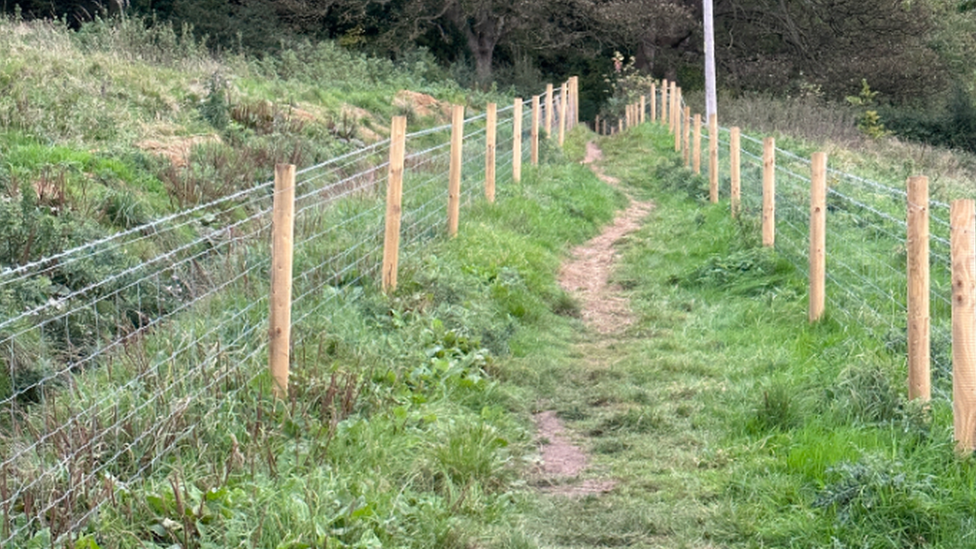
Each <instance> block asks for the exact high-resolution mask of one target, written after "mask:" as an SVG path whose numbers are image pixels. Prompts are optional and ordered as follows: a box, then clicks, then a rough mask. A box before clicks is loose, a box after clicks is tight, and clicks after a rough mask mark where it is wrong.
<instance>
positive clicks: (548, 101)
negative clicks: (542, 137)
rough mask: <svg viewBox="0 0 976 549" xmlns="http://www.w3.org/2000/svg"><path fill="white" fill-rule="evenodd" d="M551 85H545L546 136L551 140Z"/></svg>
mask: <svg viewBox="0 0 976 549" xmlns="http://www.w3.org/2000/svg"><path fill="white" fill-rule="evenodd" d="M552 95H553V94H552V84H546V135H547V136H549V139H552V138H553V132H552V120H553V114H554V113H555V111H554V110H553V106H552Z"/></svg>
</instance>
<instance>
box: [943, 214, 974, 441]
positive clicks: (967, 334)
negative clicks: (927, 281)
mask: <svg viewBox="0 0 976 549" xmlns="http://www.w3.org/2000/svg"><path fill="white" fill-rule="evenodd" d="M949 226H950V233H951V239H952V242H951V246H952V416H953V430H954V433H955V439H956V444H957V445H956V449H957V450H959V451H960V452H965V453H968V452H971V451H972V450H973V449H974V448H976V341H974V340H976V257H974V249H973V246H974V243H976V242H974V238H976V236H974V233H976V204H974V202H973V200H955V201H953V202H952V205H951V207H950V209H949Z"/></svg>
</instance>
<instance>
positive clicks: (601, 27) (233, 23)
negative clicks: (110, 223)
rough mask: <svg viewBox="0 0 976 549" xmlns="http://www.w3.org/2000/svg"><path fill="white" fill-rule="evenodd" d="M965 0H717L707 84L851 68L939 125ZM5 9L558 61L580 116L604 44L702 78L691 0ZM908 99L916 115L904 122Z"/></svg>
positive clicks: (501, 59) (252, 41)
mask: <svg viewBox="0 0 976 549" xmlns="http://www.w3.org/2000/svg"><path fill="white" fill-rule="evenodd" d="M974 5H976V2H972V1H971V0H964V1H960V0H805V1H803V2H796V1H789V0H716V2H715V17H716V32H717V36H716V44H717V46H718V47H717V50H718V66H719V70H718V74H719V85H720V86H722V87H723V88H725V89H726V90H729V91H732V92H747V91H761V92H764V93H773V94H780V95H800V94H803V95H810V94H813V95H816V96H818V97H822V98H823V99H825V100H830V101H836V102H841V103H843V99H844V98H845V97H847V96H850V95H852V94H857V93H858V91H859V90H860V88H861V83H862V81H865V80H866V81H867V82H868V83H869V84H870V86H871V89H872V90H875V91H877V92H879V93H878V101H879V102H880V103H881V106H882V107H883V108H882V111H883V112H884V113H885V114H886V116H888V117H891V118H892V119H891V121H890V122H891V123H890V124H889V126H890V127H892V128H896V129H898V128H906V127H907V128H909V129H912V128H914V129H912V131H907V130H906V132H907V134H909V135H913V136H920V135H930V134H933V133H938V130H932V127H933V124H935V125H938V124H936V122H934V121H937V120H941V119H946V120H948V119H951V118H952V117H953V115H951V113H950V111H952V112H956V113H959V112H963V113H964V114H965V109H963V108H962V106H961V105H962V103H966V102H967V101H968V102H969V106H970V107H971V105H972V90H973V83H974V82H973V77H972V74H973V69H974V68H976V67H974V63H976V62H974V61H973V59H976V10H974V9H973V6H974ZM5 9H6V10H7V11H8V12H13V11H14V10H18V11H19V12H20V13H21V15H22V16H23V17H31V18H33V17H57V18H63V19H64V20H65V21H66V22H67V23H68V24H70V25H74V26H77V25H80V24H81V23H83V22H84V21H86V20H88V19H91V18H93V17H96V16H99V14H104V13H106V12H107V13H109V14H117V13H125V14H127V15H128V16H139V17H147V24H156V23H159V22H165V23H171V24H174V25H176V26H178V27H183V26H184V25H186V26H188V27H189V28H192V29H193V32H194V33H195V34H196V35H197V36H198V37H200V38H202V37H206V39H207V44H208V46H209V47H211V48H214V49H217V50H232V51H236V50H238V49H239V50H242V51H244V52H247V53H249V54H252V55H258V56H261V55H267V54H275V53H276V52H278V51H280V49H281V48H282V47H283V46H285V45H287V44H288V43H290V42H293V41H296V40H319V39H334V40H338V41H339V43H340V44H341V45H343V46H344V47H349V48H356V49H361V50H364V51H367V52H369V53H372V54H375V55H381V56H387V57H392V58H401V59H402V58H404V57H406V56H409V55H411V54H412V52H414V51H416V50H418V49H420V48H423V49H426V50H427V51H429V52H430V53H432V54H433V55H434V56H435V58H436V59H437V60H438V61H439V62H440V63H441V64H442V65H443V66H444V67H446V68H450V69H451V74H452V75H453V76H455V78H457V79H458V80H460V81H461V83H462V84H465V85H471V86H481V87H487V86H490V85H491V84H492V83H493V82H495V83H498V84H499V85H501V86H509V85H515V86H516V87H524V88H526V91H528V90H529V89H537V88H538V86H539V85H541V84H542V83H544V82H545V81H555V80H558V79H560V78H563V77H565V76H566V75H568V74H569V73H571V72H577V73H584V72H585V73H587V74H591V73H593V78H592V79H591V80H590V81H584V84H590V85H589V86H585V87H584V88H583V89H582V90H581V91H582V92H583V94H584V95H583V98H582V99H583V105H582V107H583V113H582V114H583V116H585V117H589V116H592V115H595V114H596V109H597V107H598V106H599V105H601V104H604V103H606V99H607V96H608V94H609V93H610V89H609V86H606V85H604V80H603V77H602V76H603V74H602V73H605V72H610V71H611V70H612V69H611V67H612V64H611V62H610V60H611V58H612V56H613V55H614V53H615V52H621V53H622V54H623V55H624V56H625V57H627V58H630V57H633V58H634V66H635V67H636V68H637V69H638V70H640V71H642V72H644V73H646V74H650V75H653V76H656V77H668V78H671V79H674V78H678V79H680V80H681V82H682V85H683V87H684V88H685V89H688V90H692V89H694V88H696V87H699V86H701V85H702V84H703V82H702V78H701V76H700V73H701V70H700V67H701V65H702V57H703V51H702V42H703V40H702V32H701V28H702V25H701V18H702V13H701V2H700V0H113V1H110V2H109V3H107V4H106V3H104V2H103V1H102V0H26V1H20V2H13V3H11V2H8V3H6V4H5ZM960 102H962V103H960ZM923 105H924V106H925V109H922V110H924V111H925V113H928V114H926V116H927V118H926V120H927V121H926V123H925V124H921V123H918V122H917V119H918V117H919V107H920V106H923ZM901 117H904V118H905V120H899V118H901ZM956 118H958V116H956ZM953 123H954V124H955V126H958V127H963V126H966V127H968V124H959V123H956V122H953ZM922 126H925V128H923V127H922ZM926 128H927V129H926ZM961 142H964V143H965V142H969V141H968V140H966V139H963V140H962V141H961Z"/></svg>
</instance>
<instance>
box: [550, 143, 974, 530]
mask: <svg viewBox="0 0 976 549" xmlns="http://www.w3.org/2000/svg"><path fill="white" fill-rule="evenodd" d="M662 133H663V130H659V129H657V128H651V127H642V128H639V129H637V130H631V131H630V132H628V133H626V134H624V135H623V136H621V137H619V138H612V139H604V140H601V146H602V147H603V149H604V152H605V154H606V159H605V161H604V162H603V165H604V167H605V169H606V171H607V172H608V173H609V174H612V175H615V176H617V177H620V178H621V179H622V180H623V181H625V182H626V183H627V184H629V185H631V186H632V187H633V188H634V189H635V191H634V192H637V193H639V196H641V197H645V198H646V197H650V198H653V199H654V200H655V201H656V202H657V208H656V209H655V210H654V213H652V216H651V219H650V220H649V222H648V223H647V225H646V227H645V228H644V229H643V230H641V231H640V232H639V233H637V234H636V235H634V236H632V237H631V238H629V239H628V240H627V242H626V243H624V244H623V250H624V256H623V262H622V265H621V267H620V269H619V271H618V273H617V276H616V279H617V282H618V283H620V284H621V285H622V286H623V287H624V288H626V289H627V293H628V294H629V295H630V297H631V299H632V304H633V307H634V308H635V310H636V311H638V312H639V313H640V316H641V321H640V323H639V324H637V325H635V326H634V327H632V328H631V329H630V331H629V332H628V333H627V334H626V336H625V337H623V338H621V339H620V340H619V341H614V342H612V343H611V344H610V345H609V346H607V345H601V346H595V345H594V343H595V342H594V341H593V338H592V336H591V335H588V334H579V335H577V336H576V339H577V343H576V344H575V347H574V348H573V349H575V350H574V351H572V352H570V354H569V355H568V356H566V357H565V358H564V359H562V360H560V361H558V362H557V363H554V364H550V365H548V368H549V370H548V375H546V376H545V378H546V379H552V380H555V379H565V380H568V381H569V383H565V382H561V383H560V382H555V381H550V382H548V383H540V384H539V386H538V387H539V388H538V391H539V392H540V394H541V395H542V398H545V399H547V400H549V401H550V402H552V404H553V406H555V408H556V409H557V410H559V412H560V414H561V416H562V417H563V418H564V419H565V420H566V421H567V422H568V423H569V425H570V426H572V428H573V429H574V430H575V431H576V432H577V433H579V434H580V435H581V436H583V437H584V440H585V441H586V444H587V446H588V447H589V449H590V450H591V451H592V452H593V453H594V455H595V456H597V457H596V464H595V467H596V470H598V471H599V474H601V475H604V476H607V477H612V478H616V479H619V480H620V484H619V485H618V488H617V489H616V490H615V491H614V492H613V493H612V494H610V495H608V496H605V497H603V498H588V499H583V500H578V501H567V500H559V499H554V500H550V501H548V502H547V503H546V504H545V505H543V506H542V507H541V508H540V509H539V510H537V512H536V514H535V519H534V520H535V521H537V522H536V523H537V524H538V532H539V535H540V546H547V547H548V546H551V547H600V546H631V547H811V548H812V547H851V548H854V547H857V548H860V547H891V548H895V547H947V548H948V547H964V546H969V545H972V544H973V543H974V542H973V534H972V530H971V525H972V522H973V519H974V517H973V515H972V512H971V509H972V508H973V503H974V492H973V489H972V487H973V482H974V480H976V471H974V464H973V462H972V460H971V459H970V458H960V457H958V456H957V455H956V454H955V453H954V450H953V442H952V433H951V427H952V425H951V423H952V422H951V407H950V405H949V403H948V402H947V401H946V400H942V399H936V400H935V401H933V402H932V405H931V409H930V410H927V411H926V410H921V409H919V407H917V406H914V405H912V404H910V403H908V402H906V399H905V392H906V391H905V388H904V385H905V384H904V381H903V380H904V379H905V377H906V373H905V358H904V355H903V353H899V352H892V351H891V349H890V347H889V346H886V344H885V342H884V341H883V340H879V339H877V338H876V337H874V336H873V332H872V329H870V328H865V327H862V326H859V325H858V324H857V323H856V322H850V321H849V317H847V316H846V315H842V314H831V315H829V316H828V318H827V319H826V320H825V321H823V322H821V323H819V324H815V325H810V324H808V323H807V320H806V290H805V280H804V278H805V277H804V275H803V273H801V272H798V270H797V269H796V268H795V267H794V266H793V263H792V262H791V261H789V260H787V259H785V258H784V257H782V256H780V255H778V254H777V253H775V252H770V251H765V250H762V249H761V248H760V247H759V242H758V232H757V227H756V225H755V223H743V222H736V221H733V220H731V218H730V216H729V215H728V204H727V202H724V203H721V204H718V205H714V206H713V205H708V204H707V203H706V202H705V201H704V200H702V197H703V196H707V182H704V181H703V180H701V179H700V178H696V177H694V176H692V175H691V174H689V173H688V172H685V171H684V170H683V169H677V168H675V167H674V165H673V161H672V160H671V159H670V153H661V152H660V151H662V150H667V149H668V148H669V145H670V144H671V143H672V142H671V140H670V139H669V138H667V137H666V136H664V135H662ZM839 241H840V239H835V240H833V242H834V243H835V246H842V244H841V243H839ZM857 244H858V243H856V242H854V243H852V244H851V245H857ZM834 249H835V250H836V249H837V248H834ZM837 253H845V252H844V250H843V249H841V250H839V251H837ZM828 264H829V263H828Z"/></svg>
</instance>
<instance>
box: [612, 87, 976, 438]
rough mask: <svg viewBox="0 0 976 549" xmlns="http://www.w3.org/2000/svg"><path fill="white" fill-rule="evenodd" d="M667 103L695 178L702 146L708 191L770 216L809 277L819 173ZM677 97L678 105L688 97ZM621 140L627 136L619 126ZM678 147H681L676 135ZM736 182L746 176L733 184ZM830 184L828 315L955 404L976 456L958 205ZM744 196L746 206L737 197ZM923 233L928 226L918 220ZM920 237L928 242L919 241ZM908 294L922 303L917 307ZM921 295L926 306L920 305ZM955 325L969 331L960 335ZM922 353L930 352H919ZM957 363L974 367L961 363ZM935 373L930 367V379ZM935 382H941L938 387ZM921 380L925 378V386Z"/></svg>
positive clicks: (919, 390) (966, 264)
mask: <svg viewBox="0 0 976 549" xmlns="http://www.w3.org/2000/svg"><path fill="white" fill-rule="evenodd" d="M679 90H680V88H679ZM650 93H651V96H650V100H649V101H647V102H646V104H647V105H650V106H651V113H652V116H651V117H650V119H651V122H655V123H656V122H658V120H657V118H656V117H655V116H654V115H655V114H656V112H655V107H656V106H657V105H658V104H659V103H658V97H657V95H656V87H655V86H654V85H652V86H651V91H650ZM668 93H669V90H668V89H667V82H665V84H664V85H663V86H661V94H660V96H661V100H660V106H661V108H662V112H661V117H660V120H661V122H662V123H664V124H665V127H667V128H669V130H671V129H675V130H676V129H677V128H681V127H682V126H684V127H688V126H693V127H694V135H695V138H694V147H693V150H692V151H690V153H691V156H692V158H691V159H690V164H691V165H692V166H693V167H694V168H693V172H694V173H696V174H697V173H700V171H699V166H700V165H701V155H702V149H703V148H704V146H702V145H700V144H699V143H700V140H705V141H706V142H707V144H708V146H709V149H708V150H709V152H710V157H711V158H710V161H709V162H707V163H706V166H705V167H704V171H705V173H704V174H703V177H704V178H706V180H707V181H709V187H710V190H709V194H710V195H711V196H710V198H711V201H712V202H715V201H717V200H718V199H719V198H721V199H729V200H730V207H731V208H733V213H734V210H735V208H737V207H738V208H741V212H742V215H743V216H752V217H755V218H759V219H762V218H764V217H768V218H769V220H770V222H771V223H770V224H769V226H765V224H764V227H763V231H762V242H763V243H764V244H766V245H772V246H775V249H776V250H777V252H779V254H780V255H781V256H782V257H784V258H786V259H788V260H789V261H790V262H791V263H792V264H793V265H794V266H795V268H796V269H797V271H798V272H800V273H802V274H803V275H804V276H807V277H808V278H809V277H810V273H811V270H810V265H809V263H808V262H809V260H810V238H811V230H810V229H811V225H810V220H811V215H810V206H811V203H810V200H811V172H812V171H813V166H814V164H813V163H812V162H811V159H809V158H805V157H802V156H800V155H797V154H795V153H793V152H791V151H788V150H784V149H781V148H778V147H776V146H775V142H774V141H772V140H771V138H769V139H770V145H769V146H768V149H767V146H766V145H764V141H763V140H762V139H759V138H757V137H754V136H750V135H748V134H745V133H742V134H741V135H738V130H737V129H736V128H724V127H721V126H717V125H711V127H706V128H705V131H701V130H700V129H699V128H700V126H699V124H700V115H699V114H695V115H694V116H690V115H689V114H688V112H687V111H684V112H682V110H681V109H680V108H671V107H668V106H667V102H668V100H667V94H668ZM670 93H674V92H670ZM678 94H679V97H680V91H679V92H678ZM682 106H683V105H682ZM674 116H680V117H682V120H681V121H680V122H679V123H678V124H674V123H668V119H669V118H672V117H674ZM621 129H624V128H623V127H622V126H621ZM733 136H736V137H740V139H738V140H737V139H735V137H733ZM675 139H676V143H677V135H675ZM735 141H739V145H740V147H741V148H738V147H736V146H735V145H734V144H733V143H734V142H735ZM715 151H727V152H723V153H721V154H720V155H719V156H720V162H715V161H714V155H715ZM814 156H815V157H816V155H814ZM735 157H737V158H738V159H739V160H738V163H737V164H736V165H735V166H733V165H731V162H732V161H733V160H732V158H735ZM736 172H738V173H736ZM733 174H736V175H740V177H738V178H734V177H733ZM825 175H826V184H827V187H826V201H825V204H826V209H825V213H826V227H827V229H826V230H827V242H826V272H825V274H826V281H827V286H826V289H825V298H826V302H827V305H828V306H827V307H826V312H827V314H829V315H830V316H831V317H832V318H834V319H836V320H839V321H842V322H849V323H857V324H860V325H861V326H863V327H864V329H865V330H867V332H868V333H869V334H871V335H872V337H875V338H877V339H878V340H880V341H882V342H884V345H885V347H887V348H888V349H889V350H891V351H892V352H893V353H895V355H896V356H899V355H900V356H905V357H906V359H908V357H909V356H912V357H913V358H912V359H911V360H910V361H909V362H910V364H909V366H910V372H909V378H910V387H909V394H910V397H911V398H923V399H928V398H930V393H931V394H932V395H934V396H935V397H936V398H942V399H946V398H953V400H954V408H955V409H957V413H961V414H963V415H964V417H962V418H959V417H957V421H956V434H955V437H956V440H957V443H958V445H959V448H960V450H963V451H966V452H968V451H972V450H973V449H976V419H973V418H974V417H976V392H973V391H972V390H970V388H966V387H964V388H962V389H960V388H959V386H958V383H959V381H960V380H962V381H963V382H965V381H966V380H972V379H976V371H973V368H976V366H974V365H973V364H972V362H974V361H972V360H971V359H969V358H968V357H969V354H970V353H969V351H967V350H966V349H968V345H969V343H968V342H969V341H973V340H976V324H974V323H972V322H970V321H969V320H967V319H968V318H969V317H968V316H967V315H968V314H969V313H968V312H963V313H961V314H959V315H957V314H956V312H955V309H954V307H953V304H954V303H957V302H960V301H959V300H960V299H963V300H964V301H965V300H968V299H971V297H970V296H968V295H967V296H966V297H965V298H958V299H956V300H953V299H952V298H951V296H952V292H953V291H955V290H956V289H958V284H954V283H953V282H952V281H953V280H956V279H959V280H962V279H964V278H965V277H964V276H963V274H955V270H963V271H964V272H965V271H966V270H968V271H973V270H976V265H972V264H971V263H973V261H974V260H973V257H974V255H976V253H974V252H973V251H972V250H969V248H970V247H971V243H966V244H960V245H959V246H961V247H964V248H965V249H966V255H965V257H964V258H962V259H957V254H956V244H955V243H954V241H953V240H952V238H951V236H952V235H951V234H950V233H952V234H956V233H959V234H965V231H963V230H962V229H960V227H959V223H958V222H953V221H950V209H954V208H956V207H957V204H956V203H953V204H951V205H950V204H947V203H944V202H940V201H938V200H932V199H929V198H928V197H927V196H926V202H925V203H924V204H917V203H914V202H911V201H910V200H909V193H910V191H906V190H905V189H904V188H898V187H894V186H892V185H888V184H885V183H881V182H878V181H875V180H873V179H870V178H866V177H862V176H859V175H855V174H850V173H847V172H844V171H841V170H838V169H835V168H830V167H829V166H827V168H826V170H825ZM720 176H721V177H720ZM733 179H738V181H736V182H737V183H739V185H734V184H733ZM912 184H913V183H912V182H911V181H910V182H909V183H908V185H909V186H910V185H912ZM716 187H717V188H716ZM739 188H741V193H742V194H741V202H739V201H738V200H737V197H736V196H733V194H732V193H733V192H734V190H738V189H739ZM926 195H927V193H926ZM919 208H921V209H923V210H924V213H925V218H924V224H925V225H924V226H925V231H924V232H922V233H918V232H915V233H910V232H909V229H910V224H909V219H910V218H909V215H910V212H911V211H912V210H913V209H914V210H916V211H917V210H918V209H919ZM960 208H961V206H960ZM814 210H816V208H814ZM964 211H968V210H964ZM970 217H971V216H970ZM973 222H976V221H974V220H972V219H968V218H967V220H966V224H967V226H969V224H970V223H973ZM918 223H922V222H920V221H915V224H918ZM774 229H775V232H774ZM967 230H968V229H967ZM814 234H815V232H814ZM911 234H915V235H916V236H911ZM919 234H921V235H922V236H917V235H919ZM919 238H923V239H924V240H925V242H924V244H925V245H924V246H921V245H918V244H919V243H918V242H917V240H918V239H919ZM967 242H968V241H967ZM960 249H961V248H960ZM909 263H912V264H916V265H918V264H925V265H929V264H931V269H930V270H927V271H926V272H925V273H924V275H918V274H915V273H917V271H918V269H909V266H908V265H909ZM818 267H819V266H818ZM910 270H911V272H912V274H910V272H909V271H910ZM919 276H921V277H922V280H921V281H920V280H919V279H918V277H919ZM960 277H962V278H960ZM910 283H911V286H912V288H913V289H912V293H913V294H914V295H915V297H914V298H912V300H911V306H910V302H909V297H908V293H909V287H910ZM811 291H815V290H811ZM923 294H924V299H923V298H921V297H919V296H921V295H923ZM916 304H920V305H917V306H918V307H920V309H916V308H915V307H916ZM957 317H959V318H962V319H963V320H959V318H957ZM815 318H819V315H815V314H814V311H813V310H811V319H812V320H813V319H815ZM959 322H963V323H964V325H962V326H960V325H958V323H959ZM919 330H925V333H924V334H920V333H919ZM960 345H961V346H962V347H960ZM919 346H923V347H924V348H923V349H919ZM953 357H955V359H954V358H953ZM961 357H966V358H965V360H963V362H962V363H959V361H960V360H962V358H961ZM929 364H931V365H932V366H933V367H934V368H933V370H932V374H930V373H929V366H928V365H929ZM933 375H934V377H935V383H931V377H932V376H933ZM920 376H921V377H924V379H921V380H920V379H919V378H920ZM949 379H955V380H956V381H957V384H956V385H954V386H953V388H952V389H950V387H949V386H948V385H947V383H946V381H947V380H949Z"/></svg>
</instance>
